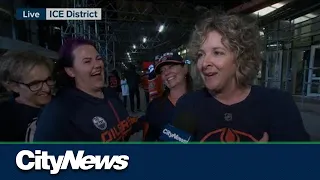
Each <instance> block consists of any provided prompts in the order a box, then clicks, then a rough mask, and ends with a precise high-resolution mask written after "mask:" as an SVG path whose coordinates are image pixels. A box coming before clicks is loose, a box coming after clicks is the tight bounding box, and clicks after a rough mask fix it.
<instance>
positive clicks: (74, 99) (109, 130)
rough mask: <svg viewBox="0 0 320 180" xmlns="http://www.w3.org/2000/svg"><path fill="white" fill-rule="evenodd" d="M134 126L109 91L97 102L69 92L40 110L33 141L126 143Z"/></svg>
mask: <svg viewBox="0 0 320 180" xmlns="http://www.w3.org/2000/svg"><path fill="white" fill-rule="evenodd" d="M136 122H137V118H135V117H129V115H128V112H127V111H126V109H125V108H124V106H123V104H122V102H121V101H120V100H119V99H118V96H117V95H116V94H115V92H114V91H113V90H110V89H104V98H103V99H100V98H96V97H93V96H90V95H89V94H87V93H85V92H83V91H80V90H78V89H76V88H69V89H65V90H63V91H61V92H59V93H58V94H57V96H56V97H55V98H54V99H53V100H52V101H51V102H50V103H49V104H48V105H47V106H46V107H45V108H44V110H43V112H42V114H41V115H40V117H39V119H38V124H37V130H36V133H35V137H34V141H95V142H98V141H103V142H110V141H127V140H128V139H129V136H130V135H131V132H132V131H133V129H132V128H133V126H134V125H135V124H136Z"/></svg>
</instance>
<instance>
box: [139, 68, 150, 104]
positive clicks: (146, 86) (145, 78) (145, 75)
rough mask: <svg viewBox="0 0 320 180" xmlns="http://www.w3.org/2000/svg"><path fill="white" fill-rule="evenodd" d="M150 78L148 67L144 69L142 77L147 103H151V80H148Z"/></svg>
mask: <svg viewBox="0 0 320 180" xmlns="http://www.w3.org/2000/svg"><path fill="white" fill-rule="evenodd" d="M148 79H149V73H148V69H144V70H143V74H142V77H141V80H142V82H141V87H142V89H143V91H144V95H145V99H146V105H148V104H149V82H148Z"/></svg>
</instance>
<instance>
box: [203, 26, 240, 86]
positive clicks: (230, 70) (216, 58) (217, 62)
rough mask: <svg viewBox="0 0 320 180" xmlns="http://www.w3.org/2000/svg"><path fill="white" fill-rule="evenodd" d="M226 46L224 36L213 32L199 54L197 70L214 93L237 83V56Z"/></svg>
mask: <svg viewBox="0 0 320 180" xmlns="http://www.w3.org/2000/svg"><path fill="white" fill-rule="evenodd" d="M224 44H227V42H226V43H224ZM224 44H223V43H222V36H221V35H220V34H219V33H218V32H217V31H212V32H210V33H208V35H207V37H206V40H205V42H204V43H203V44H202V45H201V47H200V49H199V51H198V53H197V56H198V61H197V68H198V70H199V72H200V74H201V77H202V79H203V81H204V83H205V86H206V87H207V88H208V89H209V90H212V91H220V90H222V89H223V88H225V87H227V86H229V85H231V84H233V83H236V79H235V75H236V70H237V67H236V64H235V55H234V53H233V52H232V51H231V50H230V49H229V48H228V47H226V46H225V45H224Z"/></svg>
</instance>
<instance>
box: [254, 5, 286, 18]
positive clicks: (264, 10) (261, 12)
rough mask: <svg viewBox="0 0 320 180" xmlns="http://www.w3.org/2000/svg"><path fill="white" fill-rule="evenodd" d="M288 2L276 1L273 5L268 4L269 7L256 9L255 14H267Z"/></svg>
mask: <svg viewBox="0 0 320 180" xmlns="http://www.w3.org/2000/svg"><path fill="white" fill-rule="evenodd" d="M286 4H287V2H279V3H276V4H273V5H271V6H268V7H265V8H263V9H260V10H258V11H255V12H254V13H253V14H256V15H258V16H260V17H261V16H265V15H267V14H269V13H271V12H273V11H275V10H277V9H279V8H281V7H282V6H284V5H286Z"/></svg>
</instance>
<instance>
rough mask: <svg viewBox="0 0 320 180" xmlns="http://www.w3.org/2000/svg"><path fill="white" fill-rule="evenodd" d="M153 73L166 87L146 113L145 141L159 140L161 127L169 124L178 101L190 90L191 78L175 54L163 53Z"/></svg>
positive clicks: (185, 66) (179, 57)
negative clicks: (157, 75) (159, 76)
mask: <svg viewBox="0 0 320 180" xmlns="http://www.w3.org/2000/svg"><path fill="white" fill-rule="evenodd" d="M155 72H156V73H157V74H159V75H161V78H162V81H163V82H164V84H165V86H166V90H165V91H164V93H163V95H162V96H161V97H158V98H156V99H154V100H152V101H151V103H150V104H149V106H148V109H147V111H146V116H145V121H146V122H147V124H148V125H147V126H146V128H145V131H144V140H145V141H156V140H159V136H160V133H161V131H162V129H163V127H164V126H165V125H167V124H169V123H171V119H172V115H173V114H174V110H175V105H176V103H177V101H178V99H179V98H180V97H181V96H183V95H184V94H186V93H187V92H188V91H191V90H192V78H191V76H190V74H189V72H188V67H187V65H185V63H184V61H183V58H182V57H181V56H179V55H178V54H177V53H165V54H164V55H163V57H162V58H160V59H159V60H158V61H157V62H156V66H155Z"/></svg>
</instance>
